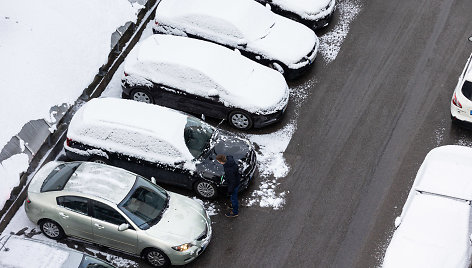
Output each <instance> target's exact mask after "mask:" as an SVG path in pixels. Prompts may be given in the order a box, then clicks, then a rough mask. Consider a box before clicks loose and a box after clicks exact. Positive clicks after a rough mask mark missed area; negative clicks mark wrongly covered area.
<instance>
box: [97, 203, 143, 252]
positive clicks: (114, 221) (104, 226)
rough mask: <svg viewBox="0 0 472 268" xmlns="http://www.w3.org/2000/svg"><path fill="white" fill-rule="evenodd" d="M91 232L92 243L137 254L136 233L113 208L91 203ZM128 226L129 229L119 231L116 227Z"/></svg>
mask: <svg viewBox="0 0 472 268" xmlns="http://www.w3.org/2000/svg"><path fill="white" fill-rule="evenodd" d="M91 207H92V214H91V215H92V230H93V235H94V241H95V242H96V243H99V244H101V245H105V246H108V247H111V248H115V249H119V250H123V251H126V252H130V253H133V254H135V253H137V243H138V238H137V232H136V230H134V228H133V227H132V226H131V225H130V224H129V223H128V221H127V220H126V219H125V218H124V217H123V215H122V214H121V213H119V212H118V211H117V210H116V209H115V208H112V207H111V206H109V205H106V204H104V203H102V202H99V201H96V200H93V201H92V205H91ZM123 223H128V224H129V229H126V230H124V231H119V230H118V226H120V225H121V224H123Z"/></svg>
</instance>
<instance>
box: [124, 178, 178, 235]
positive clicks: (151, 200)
mask: <svg viewBox="0 0 472 268" xmlns="http://www.w3.org/2000/svg"><path fill="white" fill-rule="evenodd" d="M168 205H169V195H168V194H167V192H166V191H165V190H164V189H162V188H161V187H159V186H157V185H155V184H153V183H151V182H149V181H148V180H146V179H144V178H142V177H140V176H137V177H136V182H135V184H134V186H133V188H132V189H131V191H130V192H129V194H128V195H127V196H126V197H125V199H124V200H123V201H121V203H120V204H119V205H118V207H119V208H120V209H121V211H123V212H124V213H125V214H126V215H127V216H128V217H129V218H130V219H131V220H132V221H133V222H134V223H135V224H136V225H137V226H138V227H139V228H140V229H143V230H146V229H148V228H149V227H151V226H153V225H154V224H156V223H158V222H159V220H160V219H161V217H162V214H163V213H164V211H165V210H166V208H167V207H168Z"/></svg>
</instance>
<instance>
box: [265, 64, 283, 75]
mask: <svg viewBox="0 0 472 268" xmlns="http://www.w3.org/2000/svg"><path fill="white" fill-rule="evenodd" d="M269 67H270V68H272V69H274V70H276V71H277V72H279V73H281V74H284V73H285V70H284V68H283V67H282V65H280V64H279V63H277V62H271V63H269Z"/></svg>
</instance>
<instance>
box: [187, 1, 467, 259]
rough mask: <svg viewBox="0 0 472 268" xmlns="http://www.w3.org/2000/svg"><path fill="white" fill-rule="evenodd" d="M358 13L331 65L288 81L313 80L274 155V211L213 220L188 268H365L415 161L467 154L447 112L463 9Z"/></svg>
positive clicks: (431, 6) (389, 7) (417, 4)
mask: <svg viewBox="0 0 472 268" xmlns="http://www.w3.org/2000/svg"><path fill="white" fill-rule="evenodd" d="M362 4H363V8H362V11H361V13H360V14H359V15H358V17H357V18H356V20H355V21H354V22H353V23H352V24H351V28H350V31H349V35H348V36H347V39H346V40H345V41H344V44H343V46H342V49H341V52H340V53H339V54H338V56H337V58H336V60H335V61H334V62H332V63H330V64H329V65H326V64H325V63H323V61H318V62H317V63H316V65H315V68H314V69H313V70H312V71H311V73H310V74H308V75H307V76H306V77H305V78H304V79H302V80H301V81H297V82H296V83H294V84H295V85H296V84H302V83H304V82H306V81H308V80H309V79H311V78H312V77H315V78H316V80H317V83H316V84H315V85H314V86H313V87H312V88H310V95H309V97H308V98H307V100H306V101H305V102H304V103H303V105H302V107H301V109H300V114H299V118H298V129H297V130H296V132H295V134H294V136H293V138H292V140H291V142H290V144H289V146H288V148H287V150H286V152H285V157H286V159H287V161H288V163H289V165H290V166H291V171H290V173H289V174H288V176H287V177H286V178H284V179H283V180H281V181H280V182H281V183H282V184H281V185H280V186H279V187H278V190H280V191H288V192H289V194H288V196H287V203H286V205H285V207H284V208H283V209H282V210H279V211H274V210H271V209H264V208H258V207H249V208H243V210H242V212H241V214H240V217H239V218H237V219H235V220H230V219H226V218H224V217H223V216H215V217H214V218H213V219H214V221H215V223H214V229H215V230H214V234H215V236H214V238H213V241H212V243H211V244H210V246H209V248H208V249H207V252H205V253H204V254H203V255H202V256H201V257H200V258H199V259H197V261H195V262H194V263H193V264H191V265H190V266H191V267H203V266H204V267H377V266H378V264H379V263H380V262H381V259H382V256H383V253H384V250H385V247H386V245H387V244H388V241H389V239H390V236H391V233H392V231H393V222H394V218H395V217H396V216H398V215H399V214H400V212H401V208H402V206H403V203H404V201H405V199H406V196H407V193H408V191H409V189H410V187H411V183H412V181H413V179H414V177H415V175H416V172H417V170H418V168H419V166H420V164H421V162H422V161H423V159H424V157H425V155H426V153H427V152H428V151H429V150H430V149H432V148H434V147H436V146H438V145H444V144H467V145H469V146H470V145H471V144H472V138H471V137H472V132H471V131H466V130H463V129H460V128H457V127H456V126H451V122H450V113H449V105H450V98H451V94H452V91H453V89H454V87H455V85H456V83H457V77H458V76H459V74H460V72H461V71H462V68H463V66H464V64H465V61H466V60H467V57H468V56H469V54H470V52H472V43H470V42H468V41H467V38H468V37H469V35H470V34H472V20H470V10H472V1H470V0H457V1H454V0H419V1H411V0H397V1H380V0H375V1H365V2H363V3H362ZM335 19H336V18H335ZM292 109H293V105H292ZM292 113H293V111H292ZM292 116H293V114H289V115H288V117H289V118H291V117H292ZM287 120H288V119H287ZM451 174H453V172H452V171H451Z"/></svg>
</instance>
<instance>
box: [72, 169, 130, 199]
mask: <svg viewBox="0 0 472 268" xmlns="http://www.w3.org/2000/svg"><path fill="white" fill-rule="evenodd" d="M135 181H136V175H135V174H133V173H130V172H128V171H126V170H124V169H121V168H117V167H112V166H108V165H104V164H98V163H94V162H83V163H82V164H81V165H80V166H79V167H78V168H77V169H76V170H75V172H74V173H73V174H72V176H71V177H70V179H69V180H68V181H67V184H66V185H65V186H64V189H63V191H68V192H75V193H82V194H86V195H91V196H95V197H98V198H102V199H105V200H108V201H110V202H112V203H114V204H118V203H120V202H121V201H122V200H123V199H124V198H125V197H126V195H127V194H128V193H129V191H130V190H131V188H132V187H133V185H134V182H135Z"/></svg>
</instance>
